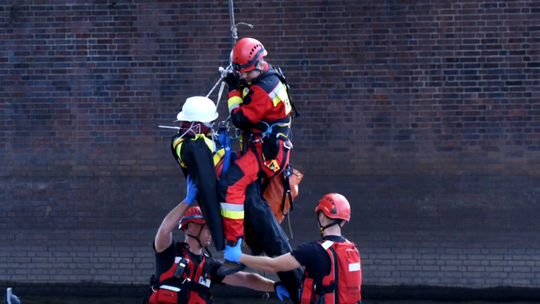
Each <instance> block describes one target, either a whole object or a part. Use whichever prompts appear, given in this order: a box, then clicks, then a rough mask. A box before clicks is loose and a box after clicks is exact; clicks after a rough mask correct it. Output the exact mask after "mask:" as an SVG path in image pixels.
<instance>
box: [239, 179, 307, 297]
mask: <svg viewBox="0 0 540 304" xmlns="http://www.w3.org/2000/svg"><path fill="white" fill-rule="evenodd" d="M244 212H245V214H244V233H245V236H246V243H247V245H248V247H249V248H250V249H251V251H252V252H253V255H259V254H261V253H263V252H264V253H265V254H266V255H267V256H269V257H277V256H280V255H282V254H286V253H289V252H291V251H292V249H291V245H290V244H289V239H288V238H287V235H286V234H285V232H284V231H283V229H282V228H281V226H280V225H279V223H278V222H277V220H276V218H275V217H274V214H273V213H272V210H271V209H270V206H268V203H266V201H265V200H264V199H263V198H261V197H260V195H259V192H258V188H257V185H255V184H251V185H249V186H248V187H247V189H246V200H245V202H244ZM277 275H278V277H279V279H280V280H281V282H282V283H283V286H284V287H285V288H286V289H287V291H288V292H289V295H290V297H291V300H292V301H293V303H295V304H296V303H298V302H299V300H298V289H300V286H301V284H302V276H303V271H302V269H300V268H298V269H294V270H290V271H285V272H278V273H277Z"/></svg>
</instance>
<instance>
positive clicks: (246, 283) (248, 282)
mask: <svg viewBox="0 0 540 304" xmlns="http://www.w3.org/2000/svg"><path fill="white" fill-rule="evenodd" d="M222 282H223V283H224V284H227V285H232V286H239V287H246V288H250V289H254V290H259V291H269V292H270V291H274V283H275V282H274V281H272V280H269V279H267V278H265V277H263V276H261V275H259V274H256V273H249V272H243V271H240V272H237V273H234V274H231V275H228V276H226V277H225V278H224V279H223V281H222Z"/></svg>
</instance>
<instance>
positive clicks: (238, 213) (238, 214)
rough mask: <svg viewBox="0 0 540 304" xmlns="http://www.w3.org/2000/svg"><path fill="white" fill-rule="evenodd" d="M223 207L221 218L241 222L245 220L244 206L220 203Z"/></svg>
mask: <svg viewBox="0 0 540 304" xmlns="http://www.w3.org/2000/svg"><path fill="white" fill-rule="evenodd" d="M220 205H221V216H222V217H225V218H228V219H232V220H241V219H243V218H244V205H243V204H242V205H236V204H229V203H220Z"/></svg>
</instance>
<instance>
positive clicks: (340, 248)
mask: <svg viewBox="0 0 540 304" xmlns="http://www.w3.org/2000/svg"><path fill="white" fill-rule="evenodd" d="M319 244H321V246H322V247H323V248H324V249H325V250H326V252H327V253H328V255H329V256H330V263H331V268H330V273H329V274H328V275H326V276H325V277H324V278H323V279H322V282H315V281H314V280H313V279H312V278H310V277H309V271H308V269H306V271H305V273H304V282H303V284H302V294H301V296H300V303H301V304H312V303H316V304H318V303H324V304H354V303H359V302H360V301H361V296H360V287H361V285H362V269H361V267H360V254H359V253H358V250H357V249H356V247H355V246H354V244H353V243H351V242H349V241H345V242H333V241H324V242H319Z"/></svg>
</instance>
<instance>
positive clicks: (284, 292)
mask: <svg viewBox="0 0 540 304" xmlns="http://www.w3.org/2000/svg"><path fill="white" fill-rule="evenodd" d="M274 289H275V290H276V293H277V297H278V298H279V299H280V300H281V301H283V297H284V296H285V297H287V298H290V296H289V292H288V291H287V289H285V287H284V286H283V285H282V284H281V282H276V283H274Z"/></svg>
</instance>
